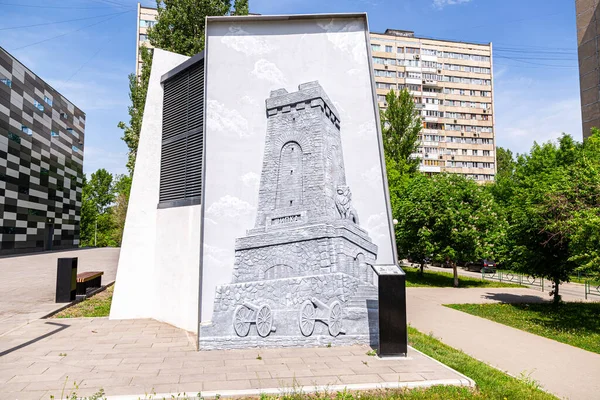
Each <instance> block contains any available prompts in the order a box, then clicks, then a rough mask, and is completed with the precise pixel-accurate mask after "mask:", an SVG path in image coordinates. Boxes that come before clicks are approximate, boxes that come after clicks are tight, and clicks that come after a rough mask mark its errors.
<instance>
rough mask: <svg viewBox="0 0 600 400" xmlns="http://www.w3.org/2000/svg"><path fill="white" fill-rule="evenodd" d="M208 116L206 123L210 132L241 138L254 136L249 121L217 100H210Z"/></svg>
mask: <svg viewBox="0 0 600 400" xmlns="http://www.w3.org/2000/svg"><path fill="white" fill-rule="evenodd" d="M206 114H207V118H206V123H207V126H208V129H210V130H215V131H217V132H223V133H225V134H236V135H238V136H239V137H240V138H245V137H249V136H252V131H251V130H250V128H249V126H248V121H247V120H246V118H244V117H242V114H240V113H239V112H238V111H237V110H230V109H228V108H226V107H225V106H224V105H223V104H221V103H219V102H218V101H216V100H209V101H208V104H207V113H206Z"/></svg>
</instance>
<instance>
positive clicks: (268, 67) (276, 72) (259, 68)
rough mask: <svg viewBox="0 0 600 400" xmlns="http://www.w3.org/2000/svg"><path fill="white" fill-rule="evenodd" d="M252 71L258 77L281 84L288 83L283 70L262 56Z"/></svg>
mask: <svg viewBox="0 0 600 400" xmlns="http://www.w3.org/2000/svg"><path fill="white" fill-rule="evenodd" d="M250 73H251V74H252V75H254V76H255V77H256V78H258V79H263V80H265V81H269V82H272V83H275V84H277V85H279V86H285V84H286V80H285V77H284V76H283V72H281V70H280V69H279V68H277V65H275V64H274V63H272V62H270V61H267V60H265V59H264V58H261V59H260V60H258V61H257V62H256V63H255V64H254V70H252V72H250Z"/></svg>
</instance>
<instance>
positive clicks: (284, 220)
mask: <svg viewBox="0 0 600 400" xmlns="http://www.w3.org/2000/svg"><path fill="white" fill-rule="evenodd" d="M301 220H302V216H301V215H300V214H296V215H286V216H285V217H277V218H273V219H272V220H271V225H280V224H289V223H290V222H298V221H301Z"/></svg>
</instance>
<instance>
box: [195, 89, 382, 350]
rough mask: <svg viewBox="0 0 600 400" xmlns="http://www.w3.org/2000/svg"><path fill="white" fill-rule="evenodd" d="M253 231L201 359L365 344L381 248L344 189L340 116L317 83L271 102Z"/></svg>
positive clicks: (205, 329)
mask: <svg viewBox="0 0 600 400" xmlns="http://www.w3.org/2000/svg"><path fill="white" fill-rule="evenodd" d="M266 117H267V134H266V140H265V152H264V159H263V166H262V174H261V179H260V188H259V193H258V209H257V215H256V222H255V225H254V228H252V229H250V230H248V231H247V234H246V236H244V237H241V238H238V239H236V242H235V265H234V270H233V276H232V280H231V283H230V284H227V285H222V286H219V287H217V292H216V296H215V303H214V313H213V318H212V321H211V322H210V323H208V324H202V325H201V326H200V348H201V349H223V348H247V347H252V346H261V347H268V346H304V345H306V346H312V345H319V344H321V345H323V344H327V343H332V344H338V343H343V344H350V343H367V344H368V343H369V342H372V341H373V340H372V339H371V337H374V335H376V333H377V326H376V324H377V315H376V313H377V309H376V308H377V305H376V299H377V288H376V287H375V285H374V284H373V270H372V268H371V266H372V265H374V264H375V261H376V259H377V246H376V245H375V244H374V243H373V242H372V241H371V239H370V238H369V235H368V233H367V232H366V231H365V230H364V229H362V228H361V227H360V226H359V217H358V213H357V210H356V209H355V208H354V207H353V204H352V192H351V188H350V187H349V186H348V185H347V183H346V175H345V168H344V157H343V152H342V143H341V135H342V130H341V121H340V118H339V113H338V111H337V110H336V108H335V106H334V105H333V103H332V101H331V100H330V99H329V97H328V96H327V94H326V93H325V91H324V90H323V88H322V87H321V85H320V84H319V83H318V82H308V83H304V84H301V85H300V86H299V87H298V91H297V92H293V93H288V92H287V91H286V90H285V89H279V90H275V91H272V92H271V95H270V97H269V98H268V99H267V100H266Z"/></svg>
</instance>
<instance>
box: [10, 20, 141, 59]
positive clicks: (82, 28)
mask: <svg viewBox="0 0 600 400" xmlns="http://www.w3.org/2000/svg"><path fill="white" fill-rule="evenodd" d="M130 12H132V11H123V12H120V13H117V14H116V15H114V16H112V17H110V18H107V19H103V20H102V21H98V22H94V23H93V24H89V25H85V26H82V27H81V28H78V29H75V30H74V31H70V32H67V33H62V34H60V35H56V36H53V37H50V38H47V39H43V40H38V41H37V42H33V43H29V44H26V45H25V46H21V47H17V48H15V49H12V50H11V51H17V50H21V49H24V48H26V47H30V46H35V45H36V44H40V43H45V42H48V41H50V40H54V39H58V38H61V37H63V36H67V35H70V34H72V33H75V32H79V31H82V30H84V29H87V28H91V27H92V26H95V25H100V24H102V23H104V22H107V21H110V20H111V19H115V18H117V17H118V16H119V15H123V14H127V13H130Z"/></svg>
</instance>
